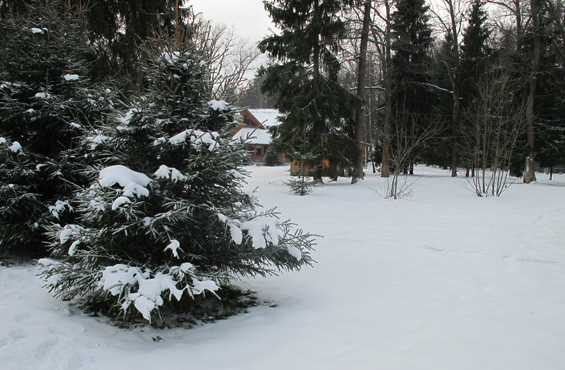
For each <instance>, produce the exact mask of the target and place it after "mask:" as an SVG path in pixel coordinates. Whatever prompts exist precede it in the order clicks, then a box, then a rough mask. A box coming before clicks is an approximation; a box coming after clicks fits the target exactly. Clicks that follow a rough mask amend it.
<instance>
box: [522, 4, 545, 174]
mask: <svg viewBox="0 0 565 370" xmlns="http://www.w3.org/2000/svg"><path fill="white" fill-rule="evenodd" d="M531 8H532V26H533V36H534V50H533V55H532V73H531V74H530V81H529V82H530V86H529V92H528V100H527V102H526V123H527V125H528V126H527V127H528V129H527V134H528V139H527V140H528V158H527V159H526V169H525V171H524V183H526V184H529V183H530V182H532V181H536V174H535V172H534V156H535V151H534V142H535V131H534V121H535V115H534V100H535V96H536V85H537V75H538V72H539V63H540V54H541V44H540V36H539V32H540V29H539V14H538V13H539V0H531Z"/></svg>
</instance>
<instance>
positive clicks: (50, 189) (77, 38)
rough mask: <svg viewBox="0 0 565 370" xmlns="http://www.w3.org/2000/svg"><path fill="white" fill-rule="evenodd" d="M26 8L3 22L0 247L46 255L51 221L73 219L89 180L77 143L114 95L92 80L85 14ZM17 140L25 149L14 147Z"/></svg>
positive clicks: (59, 4)
mask: <svg viewBox="0 0 565 370" xmlns="http://www.w3.org/2000/svg"><path fill="white" fill-rule="evenodd" d="M26 9H27V11H26V12H25V13H23V14H17V15H15V16H14V17H6V18H2V19H0V50H1V53H0V137H3V138H4V139H3V140H4V141H5V142H6V146H3V147H0V151H3V152H4V153H3V154H2V155H3V157H4V158H6V160H4V161H2V162H1V163H0V240H1V244H0V250H2V251H3V252H6V251H9V252H10V253H17V254H45V253H46V250H45V245H44V243H43V242H44V241H45V237H44V236H43V232H44V231H45V229H44V226H45V224H46V223H50V222H63V223H64V222H66V219H68V217H72V216H70V212H69V211H70V210H71V209H72V205H70V204H69V203H68V201H69V198H70V197H71V195H72V193H73V191H74V185H76V184H81V182H82V181H84V178H83V177H82V175H81V173H80V162H81V161H82V159H81V158H78V157H77V156H78V153H76V152H75V151H74V150H73V148H74V146H75V144H76V142H75V141H76V138H77V137H78V136H80V135H81V133H82V132H83V130H85V129H87V128H88V127H90V126H91V125H93V124H94V123H95V122H97V121H100V120H101V119H102V117H103V113H104V112H106V111H108V110H109V108H110V106H111V104H112V102H111V101H112V99H111V98H112V95H113V94H112V91H111V90H109V89H106V88H103V87H101V86H100V87H97V86H95V85H93V84H91V83H90V82H89V80H88V77H87V75H88V72H87V65H86V63H85V55H88V54H89V53H90V52H91V51H92V50H91V48H90V47H89V46H88V45H89V44H88V40H87V38H86V34H87V32H86V30H85V27H84V19H83V18H81V14H80V12H79V9H75V8H68V7H67V6H66V2H64V1H51V2H48V3H45V2H41V1H34V2H32V3H30V4H28V6H27V7H26ZM12 143H18V145H19V146H20V147H21V150H17V151H16V150H8V148H9V147H11V146H13V145H14V144H12ZM54 207H55V208H54ZM57 210H58V211H57Z"/></svg>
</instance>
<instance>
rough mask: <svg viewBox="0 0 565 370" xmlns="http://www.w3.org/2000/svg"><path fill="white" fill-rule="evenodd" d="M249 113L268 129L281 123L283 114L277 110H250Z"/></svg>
mask: <svg viewBox="0 0 565 370" xmlns="http://www.w3.org/2000/svg"><path fill="white" fill-rule="evenodd" d="M249 112H250V113H251V114H252V115H253V116H255V118H257V120H258V121H259V122H260V123H261V124H262V125H263V127H265V128H267V129H268V128H269V127H272V126H278V125H280V123H281V122H280V121H279V119H278V117H279V116H280V115H281V114H280V113H279V111H278V110H276V109H249Z"/></svg>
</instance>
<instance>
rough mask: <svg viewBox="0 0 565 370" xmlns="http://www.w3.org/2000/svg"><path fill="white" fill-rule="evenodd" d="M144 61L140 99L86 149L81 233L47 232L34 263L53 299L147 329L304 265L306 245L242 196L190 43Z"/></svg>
mask: <svg viewBox="0 0 565 370" xmlns="http://www.w3.org/2000/svg"><path fill="white" fill-rule="evenodd" d="M145 50H146V51H147V54H146V56H145V60H146V63H147V64H146V66H145V72H144V73H145V74H146V76H147V83H148V91H147V94H145V95H144V96H143V97H141V98H139V99H138V100H136V101H134V102H132V103H131V104H130V105H129V106H128V107H127V109H126V110H125V111H123V112H116V114H115V118H114V124H113V125H108V126H107V127H105V128H104V129H102V130H100V131H98V132H95V133H92V134H91V135H90V137H87V138H86V139H85V144H86V145H88V146H90V147H91V148H92V153H91V154H92V156H93V157H94V158H96V160H95V163H94V165H93V166H92V167H91V168H90V170H89V176H90V178H91V185H90V187H88V188H86V189H84V190H83V191H81V192H80V193H79V194H78V195H77V199H76V202H77V206H76V211H77V213H78V214H79V215H80V220H79V221H80V222H77V223H76V224H73V225H66V226H64V227H60V226H57V225H55V226H54V227H53V228H52V229H51V232H50V236H51V247H52V248H53V255H52V258H51V259H49V260H44V261H42V263H43V264H44V265H45V266H46V268H45V270H44V275H45V276H46V277H47V278H49V279H50V280H49V281H50V285H49V287H50V289H51V290H52V291H54V292H55V295H56V296H58V297H60V298H63V299H72V298H75V297H80V298H82V299H83V300H84V301H86V302H87V303H89V304H95V305H97V307H103V309H104V310H105V311H106V312H107V313H108V315H110V316H112V317H118V318H120V319H122V320H129V319H134V318H136V317H139V316H142V317H143V318H144V319H146V320H147V321H152V320H153V319H154V318H155V317H156V315H158V314H159V312H161V311H160V308H163V307H168V308H170V307H177V308H178V307H184V308H189V307H190V306H191V305H192V304H193V303H194V302H195V301H196V300H198V298H199V297H201V296H202V295H205V294H208V295H210V294H212V295H215V294H220V287H223V286H227V285H229V283H230V281H231V280H232V279H233V278H234V277H241V276H254V275H263V276H264V275H268V274H273V273H274V272H275V270H276V269H278V270H286V269H288V270H293V269H299V268H300V267H301V266H304V265H309V264H311V261H312V260H311V257H310V254H309V249H310V248H311V245H312V243H313V240H312V237H311V236H310V235H309V234H305V233H303V232H302V231H301V230H294V228H293V226H292V225H291V224H290V223H289V222H288V221H285V222H281V221H279V220H278V219H277V215H276V213H275V212H274V211H273V210H267V211H264V212H259V211H258V210H257V209H258V205H257V203H256V200H255V198H254V197H253V196H252V195H250V194H248V193H246V192H244V191H243V190H242V188H241V186H242V184H243V183H244V182H245V172H244V171H243V170H242V169H241V168H242V166H243V165H245V164H246V163H247V160H248V158H247V153H246V151H245V148H244V144H243V143H236V142H233V141H232V140H231V136H232V132H233V128H234V125H235V124H236V123H237V120H236V111H235V110H234V109H233V108H232V107H231V106H230V105H229V104H227V103H225V102H222V101H210V102H207V99H206V96H208V91H207V90H206V88H207V69H206V64H205V63H203V62H202V61H201V60H200V59H199V57H198V55H197V53H195V52H194V50H195V49H194V47H193V46H192V44H191V43H190V38H188V37H187V38H186V39H184V40H181V39H175V40H168V39H167V38H159V39H157V40H156V41H155V42H154V43H153V42H152V43H149V44H147V45H146V48H145ZM53 278H56V279H55V280H51V279H53Z"/></svg>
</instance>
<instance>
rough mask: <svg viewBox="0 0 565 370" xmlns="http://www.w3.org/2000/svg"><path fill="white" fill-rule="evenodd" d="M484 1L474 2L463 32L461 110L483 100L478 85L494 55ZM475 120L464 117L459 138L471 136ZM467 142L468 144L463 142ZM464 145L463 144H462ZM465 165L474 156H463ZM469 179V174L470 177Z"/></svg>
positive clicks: (469, 108) (468, 164)
mask: <svg viewBox="0 0 565 370" xmlns="http://www.w3.org/2000/svg"><path fill="white" fill-rule="evenodd" d="M484 7H485V3H484V2H483V1H482V0H474V1H473V3H472V6H471V9H470V10H469V14H468V16H467V18H468V21H469V23H468V25H467V27H466V28H465V30H464V31H463V44H462V46H461V109H462V110H463V111H469V110H472V109H473V106H474V105H476V104H477V101H478V100H480V99H481V97H480V96H479V91H478V85H479V81H480V80H481V78H483V77H484V75H485V73H487V72H488V70H489V64H490V63H492V62H493V61H492V59H493V57H492V55H491V51H490V48H489V46H488V43H487V41H488V39H489V36H490V31H489V30H488V28H487V14H486V11H485V10H484ZM473 119H474V117H465V116H463V117H462V125H461V127H460V130H459V132H457V133H456V134H457V135H458V136H459V137H460V138H465V137H466V136H467V135H469V131H470V130H471V128H470V126H472V125H473V123H472V122H473ZM463 141H465V140H463ZM460 142H461V140H460ZM462 156H463V164H464V165H465V166H466V167H467V168H468V169H469V167H470V166H471V164H472V163H473V159H472V154H471V153H469V152H468V151H466V152H463V153H462ZM467 175H469V174H467Z"/></svg>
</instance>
